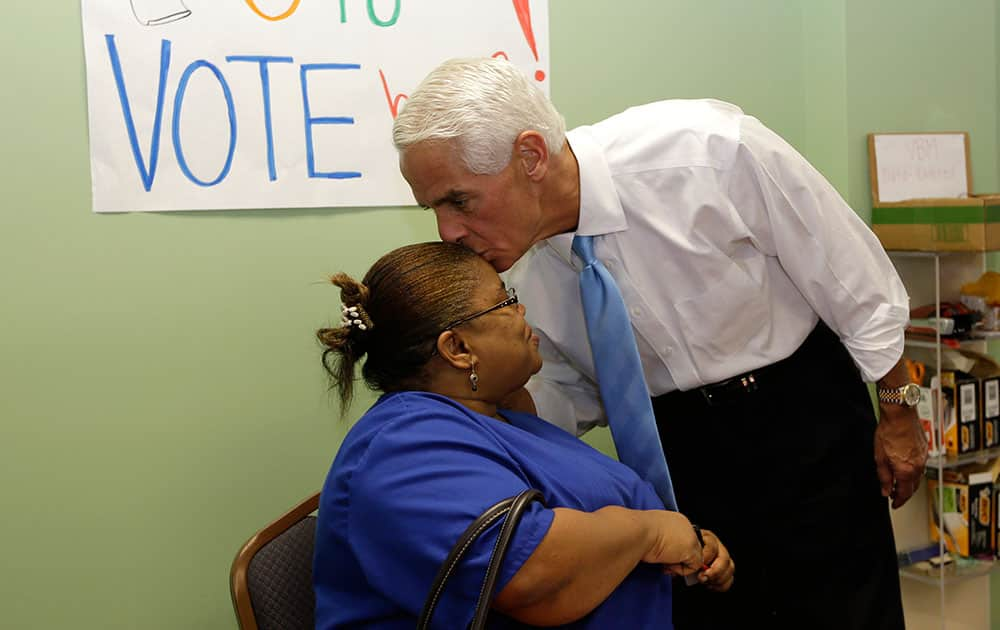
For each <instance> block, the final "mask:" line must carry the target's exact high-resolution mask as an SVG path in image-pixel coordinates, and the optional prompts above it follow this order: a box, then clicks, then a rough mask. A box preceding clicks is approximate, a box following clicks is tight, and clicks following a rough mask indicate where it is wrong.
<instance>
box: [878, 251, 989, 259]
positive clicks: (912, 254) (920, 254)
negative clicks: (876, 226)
mask: <svg viewBox="0 0 1000 630" xmlns="http://www.w3.org/2000/svg"><path fill="white" fill-rule="evenodd" d="M992 251H996V250H984V249H966V250H958V251H947V252H925V251H920V250H915V249H887V250H885V253H886V254H889V256H896V257H899V258H937V257H940V256H968V255H969V254H988V253H990V252H992Z"/></svg>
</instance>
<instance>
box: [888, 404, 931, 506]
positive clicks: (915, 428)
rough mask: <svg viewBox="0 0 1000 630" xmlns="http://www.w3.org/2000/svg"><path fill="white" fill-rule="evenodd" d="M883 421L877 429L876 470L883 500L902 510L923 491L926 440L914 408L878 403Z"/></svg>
mask: <svg viewBox="0 0 1000 630" xmlns="http://www.w3.org/2000/svg"><path fill="white" fill-rule="evenodd" d="M879 410H880V412H881V414H880V415H881V418H880V419H879V423H878V427H876V428H875V466H876V468H877V470H878V479H879V482H881V484H882V496H884V497H892V507H893V509H895V508H898V507H900V506H901V505H903V504H904V503H906V501H907V500H908V499H909V498H910V497H911V496H913V493H914V492H916V491H917V488H919V487H920V478H921V477H922V476H923V474H924V465H925V464H926V463H927V438H926V437H925V435H924V431H923V429H922V428H921V427H920V419H919V418H918V417H917V410H916V409H914V408H912V407H904V406H902V405H894V404H891V403H879Z"/></svg>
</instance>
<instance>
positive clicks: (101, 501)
mask: <svg viewBox="0 0 1000 630" xmlns="http://www.w3.org/2000/svg"><path fill="white" fill-rule="evenodd" d="M550 4H551V24H552V28H551V53H550V54H551V56H552V59H551V68H552V78H553V97H554V99H555V101H556V102H557V104H558V105H559V106H560V107H561V108H562V109H563V111H564V113H565V115H566V118H567V121H568V122H569V124H570V125H576V124H582V123H587V122H591V121H593V120H595V119H598V118H600V117H603V116H605V115H607V114H610V113H613V112H616V111H618V110H620V109H622V108H624V107H627V106H628V105H631V104H635V103H639V102H645V101H650V100H655V99H660V98H665V97H695V96H711V97H715V98H721V99H726V100H731V101H734V102H736V103H739V104H740V105H742V106H743V107H744V109H746V110H747V111H748V112H749V113H752V114H754V115H756V116H758V117H760V118H761V119H762V120H763V121H764V122H766V123H767V124H769V125H771V126H772V127H773V128H774V129H775V130H777V131H778V132H779V133H781V134H783V135H784V136H785V137H786V138H787V139H788V140H789V141H790V142H792V143H793V144H794V145H796V146H797V147H799V148H800V149H801V150H802V151H803V152H804V153H805V154H806V155H807V157H809V158H810V159H811V160H813V161H814V162H815V163H816V165H817V166H818V167H819V168H820V169H821V170H823V172H824V173H826V174H827V175H828V176H829V177H830V179H831V181H833V182H834V184H835V185H836V186H837V187H838V188H839V189H840V190H841V191H842V192H843V193H844V194H846V195H847V196H848V197H849V199H850V200H851V201H852V203H853V204H854V205H855V206H856V208H857V209H858V210H859V211H860V212H861V213H862V215H863V216H864V215H866V213H867V211H868V208H869V204H868V178H867V177H868V176H867V170H866V164H867V157H866V155H865V152H864V134H865V133H867V132H869V131H873V130H881V131H885V130H892V129H925V128H926V129H933V128H948V129H965V130H968V131H970V133H971V135H972V144H973V165H974V169H975V182H976V189H977V190H980V191H984V190H998V189H1000V183H998V181H997V179H998V174H997V164H998V159H1000V157H998V156H1000V150H998V116H1000V115H998V113H997V112H998V102H997V101H998V98H997V84H998V80H1000V74H998V69H997V64H996V58H997V55H998V50H1000V41H998V38H997V31H998V19H1000V17H998V15H997V0H963V1H962V2H949V3H940V2H936V1H932V0H906V1H904V0H893V1H888V0H880V2H877V3H872V2H863V1H861V0H801V1H800V2H793V1H791V0H754V1H752V2H748V1H746V0H645V1H638V0H633V1H632V2H628V3H607V2H598V1H596V0H575V1H574V2H569V1H567V0H554V1H553V2H551V3H550ZM79 13H80V8H79V2H78V1H77V0H50V1H49V2H44V3H42V2H34V3H28V2H15V3H9V6H8V7H7V8H6V16H7V17H6V18H5V19H4V21H3V23H2V25H0V35H2V36H0V52H2V54H3V57H4V58H6V59H8V63H7V71H6V73H5V77H6V80H7V82H8V83H7V87H6V88H5V90H4V98H3V99H2V100H0V121H2V122H0V125H2V128H0V129H2V131H3V136H2V138H3V150H2V153H0V156H2V157H0V159H2V165H3V173H4V178H3V183H4V186H3V191H4V193H5V196H4V201H3V206H4V208H3V211H2V213H0V252H2V263H3V264H0V471H2V473H3V480H4V481H3V484H2V486H0V505H2V507H3V510H4V516H3V518H2V519H0V557H2V558H3V561H2V562H0V566H3V567H4V570H3V571H2V572H0V607H2V609H3V625H4V626H5V627H10V628H18V629H35V628H38V629H49V628H58V627H75V628H87V629H90V628H93V629H95V630H96V629H101V630H105V629H116V628H122V629H130V630H131V629H136V628H142V629H147V628H148V629H153V630H156V629H160V628H162V629H164V630H165V629H167V628H170V629H171V630H172V629H174V628H208V629H214V628H233V627H234V626H235V622H234V618H233V614H232V611H231V608H230V604H229V598H228V597H229V596H228V590H227V576H228V570H229V563H230V561H231V559H232V556H233V554H234V553H235V551H236V549H237V548H238V547H239V545H240V544H241V543H242V542H243V540H245V538H246V537H247V536H249V535H250V534H251V533H252V532H253V531H254V530H255V529H256V528H257V527H259V526H260V525H262V524H263V523H265V522H266V521H268V520H269V519H270V518H272V517H273V516H274V515H276V514H277V513H278V512H280V511H281V510H282V509H284V508H285V507H286V506H288V505H290V504H292V503H293V502H295V501H297V500H298V499H299V498H301V497H303V496H305V495H306V494H308V493H309V492H311V491H313V490H315V489H316V488H317V487H318V486H319V484H320V483H321V480H322V476H323V474H324V473H325V471H326V468H327V466H328V465H329V461H330V459H331V458H332V456H333V454H334V452H335V450H336V447H337V444H338V442H339V440H340V438H341V437H342V435H343V432H344V430H345V427H346V424H345V423H342V422H339V421H338V420H337V416H338V409H337V408H336V405H335V404H334V403H333V401H332V399H331V397H330V395H329V393H328V392H327V391H326V389H325V387H326V385H325V382H324V379H323V375H322V373H321V370H320V368H319V363H318V349H317V346H316V344H315V343H314V342H313V340H312V336H311V335H312V332H313V330H314V329H315V328H316V327H317V326H319V325H322V324H325V323H331V322H334V321H336V320H338V319H339V313H338V312H337V308H338V303H337V296H336V292H335V291H334V290H333V289H332V288H329V287H326V286H323V285H322V284H317V281H320V280H322V279H323V277H324V275H325V274H327V273H329V272H332V271H336V270H341V269H343V270H346V271H348V272H351V273H355V274H361V273H363V271H364V270H365V269H366V268H367V266H368V265H369V264H370V263H371V262H372V261H373V260H374V259H375V258H377V257H378V256H379V255H381V254H382V253H384V252H385V251H387V250H388V249H391V248H393V247H395V246H398V245H400V244H403V243H409V242H414V241H418V240H429V239H432V238H435V235H436V233H435V230H434V225H433V219H432V217H431V216H430V215H429V214H427V213H423V212H420V211H417V210H414V209H408V208H401V209H377V210H376V209H350V210H294V209H289V210H256V211H241V212H206V213H195V212H188V213H158V214H126V215H94V214H92V213H91V212H90V179H89V165H88V147H87V132H86V123H87V119H86V100H85V84H84V74H83V73H84V64H83V53H82V41H81V39H82V35H81V28H80V16H79ZM529 307H530V305H529ZM368 400H370V399H369V398H365V397H361V398H359V400H358V401H357V404H356V405H355V409H354V410H353V412H352V413H351V414H349V418H354V417H356V416H357V414H358V413H359V412H360V411H361V410H362V409H363V408H364V406H365V404H366V403H367V401H368ZM594 440H595V441H596V442H597V443H598V444H603V445H606V434H597V436H596V437H595V438H594Z"/></svg>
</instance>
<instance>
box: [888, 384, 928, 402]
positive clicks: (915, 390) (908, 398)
mask: <svg viewBox="0 0 1000 630" xmlns="http://www.w3.org/2000/svg"><path fill="white" fill-rule="evenodd" d="M878 399H879V402H884V403H889V404H891V405H903V406H904V407H916V406H917V403H918V402H920V386H919V385H917V384H916V383H907V384H906V385H903V386H902V387H891V388H888V389H883V388H881V387H879V388H878Z"/></svg>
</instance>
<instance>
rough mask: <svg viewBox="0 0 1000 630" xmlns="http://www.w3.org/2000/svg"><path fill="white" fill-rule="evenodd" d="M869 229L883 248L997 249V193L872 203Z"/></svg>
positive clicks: (999, 215) (999, 207)
mask: <svg viewBox="0 0 1000 630" xmlns="http://www.w3.org/2000/svg"><path fill="white" fill-rule="evenodd" d="M872 231H873V232H875V235H876V236H878V239H879V241H881V242H882V246H883V247H885V248H886V249H896V250H916V251H938V252H947V251H987V250H995V249H1000V197H998V196H996V195H988V196H982V197H971V198H967V199H914V200H911V201H900V202H895V203H876V204H874V205H873V206H872Z"/></svg>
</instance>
